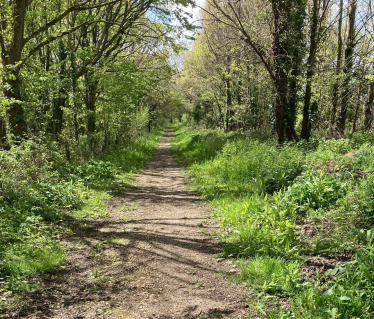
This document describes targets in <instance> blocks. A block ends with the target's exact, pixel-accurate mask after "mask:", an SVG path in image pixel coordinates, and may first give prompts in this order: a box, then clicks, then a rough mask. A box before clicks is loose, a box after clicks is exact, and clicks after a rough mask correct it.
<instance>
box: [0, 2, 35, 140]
mask: <svg viewBox="0 0 374 319" xmlns="http://www.w3.org/2000/svg"><path fill="white" fill-rule="evenodd" d="M28 4H29V1H28V0H14V1H13V12H12V18H13V21H12V34H11V40H10V42H9V46H6V41H5V40H4V39H1V42H2V44H3V48H2V57H1V58H2V63H3V67H4V70H3V78H2V82H3V96H4V98H5V99H7V100H9V101H10V105H9V106H8V107H7V109H6V115H7V118H8V127H7V128H6V129H3V130H1V133H0V134H1V135H0V138H1V140H3V141H4V139H5V138H6V135H7V134H8V133H10V134H12V135H13V137H14V138H16V139H20V138H22V137H23V136H24V134H25V133H26V122H25V119H24V111H23V107H22V104H21V90H20V82H19V73H20V65H19V62H20V61H21V54H22V50H23V46H24V41H23V35H24V29H25V15H26V10H27V6H28ZM4 29H5V28H4ZM1 122H2V123H1V125H2V126H3V127H4V124H5V121H4V119H3V120H2V121H1Z"/></svg>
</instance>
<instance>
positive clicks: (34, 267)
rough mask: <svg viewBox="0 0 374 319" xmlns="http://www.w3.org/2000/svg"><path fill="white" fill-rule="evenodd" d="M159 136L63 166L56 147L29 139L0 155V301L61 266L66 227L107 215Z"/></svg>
mask: <svg viewBox="0 0 374 319" xmlns="http://www.w3.org/2000/svg"><path fill="white" fill-rule="evenodd" d="M162 134H163V131H162V130H158V131H155V132H154V133H152V134H145V135H144V136H141V137H139V138H137V139H136V140H132V141H131V140H130V141H127V142H126V143H125V144H123V145H118V146H116V147H113V148H112V149H110V150H109V151H108V152H107V153H106V154H104V155H101V156H99V157H96V158H91V159H89V160H82V159H80V160H79V161H77V160H75V161H71V162H66V161H65V160H64V159H63V155H62V154H60V150H59V149H58V148H57V146H56V148H53V147H51V145H47V144H43V143H39V144H37V143H34V142H32V141H26V142H25V143H24V144H23V145H20V146H19V147H14V148H13V149H12V150H11V151H9V152H6V153H5V152H0V162H1V167H0V297H1V295H2V294H10V293H18V292H21V291H22V290H30V289H36V288H37V287H35V285H34V284H32V280H29V278H30V279H31V277H32V276H33V275H34V274H37V273H43V272H48V271H53V269H55V268H56V266H58V265H60V264H61V263H63V262H64V260H65V252H64V250H63V249H62V248H61V247H60V246H59V238H60V237H61V236H67V235H69V234H70V233H71V231H70V230H69V223H70V222H74V223H76V222H78V223H82V222H84V219H85V218H97V217H102V216H106V215H107V214H108V211H107V207H106V203H105V201H106V200H108V199H110V198H111V196H113V195H115V194H117V193H119V192H121V191H123V190H124V189H125V188H126V187H132V180H133V176H134V173H136V172H137V171H138V170H139V169H140V168H142V167H143V165H144V163H145V162H146V161H147V160H148V159H149V158H150V157H151V156H152V154H153V152H154V150H155V148H156V146H157V145H158V143H159V140H160V137H161V136H162ZM0 300H1V298H0ZM1 309H3V310H4V309H5V308H4V305H2V306H1V305H0V310H1Z"/></svg>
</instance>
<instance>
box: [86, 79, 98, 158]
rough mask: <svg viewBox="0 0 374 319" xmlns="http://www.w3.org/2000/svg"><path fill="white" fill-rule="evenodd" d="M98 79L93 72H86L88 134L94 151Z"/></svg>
mask: <svg viewBox="0 0 374 319" xmlns="http://www.w3.org/2000/svg"><path fill="white" fill-rule="evenodd" d="M97 86H98V81H97V80H96V79H94V74H93V72H87V73H86V98H85V104H86V109H87V128H86V130H87V136H88V139H89V147H90V151H91V152H92V151H93V149H94V145H93V144H94V137H93V134H94V133H95V129H96V94H97Z"/></svg>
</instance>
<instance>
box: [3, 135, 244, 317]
mask: <svg viewBox="0 0 374 319" xmlns="http://www.w3.org/2000/svg"><path fill="white" fill-rule="evenodd" d="M136 185H137V186H136V187H134V188H128V189H126V191H124V192H123V193H122V194H119V195H118V196H115V197H114V198H112V199H111V200H110V201H108V209H109V212H110V214H109V216H108V217H105V218H101V219H96V220H93V219H92V220H91V219H89V220H86V221H85V222H84V223H83V224H79V225H75V226H74V228H73V230H74V232H75V235H74V236H72V237H69V238H67V239H65V240H64V243H63V244H64V246H65V247H66V248H67V249H68V251H69V253H68V257H67V262H66V263H65V264H64V265H63V266H61V267H59V269H58V270H57V271H56V272H55V273H52V274H46V275H43V276H41V277H40V278H38V279H37V281H38V283H39V284H40V285H41V286H42V287H43V289H39V290H38V291H35V292H32V293H28V294H26V296H25V297H24V298H23V299H22V301H20V302H19V303H18V304H17V305H16V307H15V308H14V309H13V310H12V311H11V312H9V313H7V314H5V317H4V318H18V317H23V318H75V319H79V318H126V319H141V318H149V319H158V318H159V319H161V318H162V319H172V318H175V319H182V318H186V319H187V318H191V319H192V318H196V319H197V318H200V319H203V318H205V319H208V318H244V317H245V316H246V315H247V314H248V311H247V310H248V309H246V304H245V300H246V292H245V288H244V287H243V286H242V285H240V284H238V283H236V282H235V281H232V280H231V281H228V280H227V277H228V276H230V277H232V276H235V273H236V268H235V267H234V266H233V265H232V263H231V262H230V260H223V261H219V260H218V259H217V258H216V257H215V254H216V253H219V252H220V249H219V246H218V244H217V242H216V241H215V240H214V236H213V234H214V232H215V231H217V227H216V225H215V224H214V221H213V220H212V219H211V217H210V215H211V210H210V209H209V207H208V206H206V205H204V202H203V201H202V200H201V199H200V198H199V197H198V196H197V195H196V194H194V193H193V192H192V191H190V190H187V189H186V186H185V183H184V177H183V174H182V171H181V169H180V168H179V167H178V165H177V163H176V161H175V160H174V158H173V156H172V154H171V149H170V132H169V131H167V133H166V135H165V137H164V138H163V139H162V141H161V143H160V145H159V147H158V148H157V150H156V153H155V154H154V156H153V157H152V159H151V160H150V162H149V163H148V165H147V166H146V168H145V170H144V171H143V173H142V175H140V176H138V177H137V179H136Z"/></svg>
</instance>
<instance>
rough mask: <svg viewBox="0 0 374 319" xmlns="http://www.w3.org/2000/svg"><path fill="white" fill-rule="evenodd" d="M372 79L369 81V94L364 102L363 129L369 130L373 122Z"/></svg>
mask: <svg viewBox="0 0 374 319" xmlns="http://www.w3.org/2000/svg"><path fill="white" fill-rule="evenodd" d="M373 102H374V81H372V82H370V87H369V96H368V100H367V102H366V104H365V119H364V129H365V130H366V131H369V130H370V129H371V125H372V123H373Z"/></svg>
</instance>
